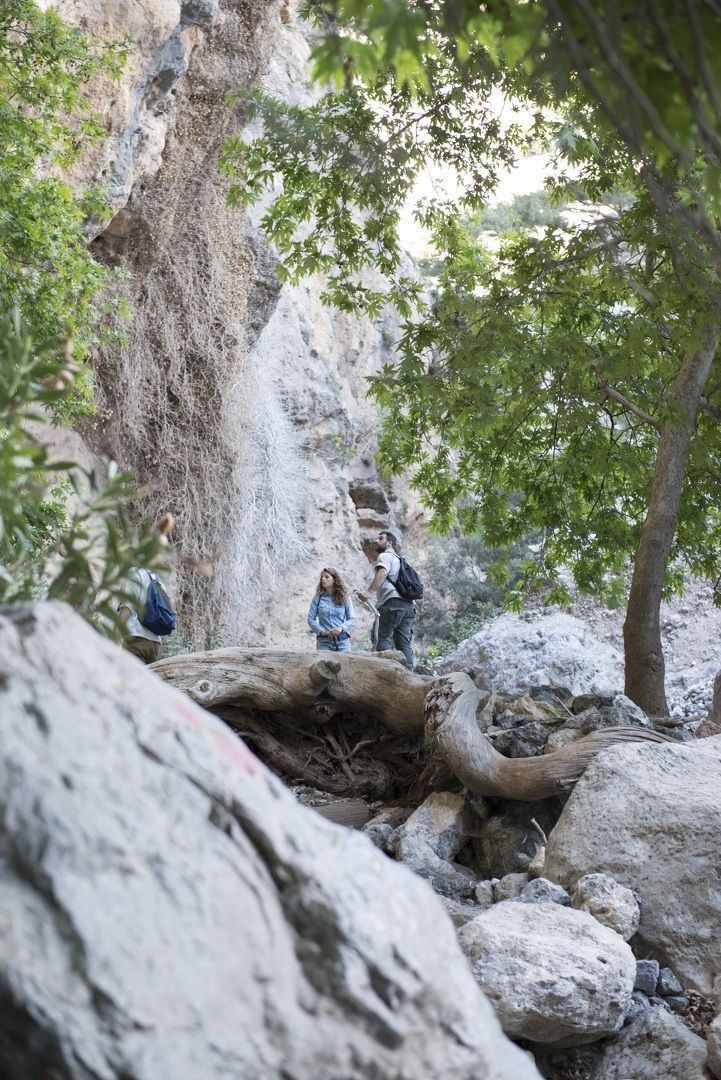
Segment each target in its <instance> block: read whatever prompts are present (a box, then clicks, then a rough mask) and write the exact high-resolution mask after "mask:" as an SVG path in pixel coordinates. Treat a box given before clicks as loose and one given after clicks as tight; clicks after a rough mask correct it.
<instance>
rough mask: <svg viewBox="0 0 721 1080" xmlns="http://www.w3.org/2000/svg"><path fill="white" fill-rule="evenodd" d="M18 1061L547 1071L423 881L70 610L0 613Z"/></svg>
mask: <svg viewBox="0 0 721 1080" xmlns="http://www.w3.org/2000/svg"><path fill="white" fill-rule="evenodd" d="M0 729H1V734H2V738H1V739H0V856H1V859H0V867H1V869H0V910H1V911H2V917H1V918H0V1008H1V1009H2V1016H3V1022H2V1034H1V1035H0V1075H2V1076H3V1077H4V1078H7V1080H29V1078H30V1077H37V1078H40V1077H45V1076H48V1077H49V1076H51V1075H52V1076H58V1077H63V1078H68V1080H81V1078H82V1080H87V1078H88V1077H90V1076H92V1077H94V1078H97V1080H119V1078H120V1077H127V1078H130V1077H132V1078H133V1080H160V1078H166V1077H167V1078H170V1077H173V1080H198V1078H200V1077H202V1078H203V1080H216V1078H217V1080H245V1078H247V1080H251V1078H253V1077H261V1076H262V1077H263V1078H280V1077H284V1078H287V1080H292V1078H293V1080H305V1078H307V1077H308V1076H313V1077H314V1078H317V1080H338V1078H339V1077H343V1078H356V1077H357V1078H359V1080H360V1078H366V1077H370V1076H373V1077H378V1078H383V1077H388V1078H390V1077H394V1078H395V1077H404V1078H409V1080H410V1078H414V1077H419V1076H423V1077H438V1078H446V1077H464V1078H468V1080H471V1078H472V1077H479V1076H483V1077H488V1078H489V1080H490V1078H495V1080H501V1078H506V1080H516V1078H521V1077H523V1078H532V1077H534V1078H535V1077H538V1073H537V1072H536V1069H535V1067H534V1066H533V1064H532V1063H529V1059H528V1057H527V1055H526V1054H524V1053H523V1052H521V1051H520V1050H518V1049H517V1048H515V1047H514V1046H512V1045H511V1044H510V1043H509V1042H508V1041H507V1040H506V1038H505V1037H504V1035H503V1034H502V1032H501V1029H500V1027H499V1025H498V1022H497V1020H496V1019H495V1017H494V1015H493V1011H492V1009H491V1007H490V1005H489V1004H488V1002H487V1001H486V999H485V998H484V996H483V994H482V993H481V992H480V990H479V988H478V986H477V985H476V983H475V982H474V980H473V978H472V975H471V973H470V971H469V970H468V966H467V963H466V961H465V959H464V957H463V955H462V954H461V952H460V950H459V948H458V945H457V943H456V940H455V935H454V931H453V927H452V925H451V922H450V920H449V919H448V918H447V917H446V915H445V914H444V913H443V911H442V909H441V907H440V905H439V904H438V901H437V900H436V898H435V896H434V895H433V893H432V892H431V890H430V889H429V888H428V886H427V885H426V883H425V882H423V881H421V880H419V879H418V878H417V877H415V876H414V875H413V874H411V873H410V872H408V871H407V870H406V869H405V868H403V867H402V866H398V865H396V864H394V863H393V862H392V861H390V860H389V859H387V858H386V857H385V856H384V855H382V854H381V853H380V852H378V851H376V849H375V848H374V847H373V845H372V844H371V843H370V842H369V841H368V840H366V839H365V838H364V837H363V836H361V835H360V834H359V833H356V832H353V831H350V830H346V829H342V828H339V827H337V826H335V825H332V824H331V823H329V822H327V821H325V820H323V819H322V818H321V817H320V816H319V815H317V814H315V813H314V812H313V811H312V810H310V809H305V808H303V807H301V806H300V805H298V803H296V801H295V800H294V798H293V797H292V795H291V794H290V793H289V792H288V791H287V790H286V789H285V788H284V787H283V785H282V784H281V783H280V781H278V780H277V779H275V778H274V777H272V776H271V775H270V774H269V773H268V772H267V770H266V769H264V768H263V767H262V766H261V765H260V764H259V763H258V761H257V759H256V758H255V757H254V756H253V755H252V754H251V753H250V752H249V751H248V750H247V749H246V747H245V746H244V744H243V743H242V742H241V741H240V740H239V739H238V738H236V737H235V736H234V735H233V734H232V733H231V732H230V731H229V730H228V729H227V728H225V727H224V725H223V724H222V723H221V722H220V721H219V720H217V719H215V718H214V717H212V716H210V715H209V714H207V713H204V712H203V711H202V710H201V709H200V708H198V707H197V706H196V705H194V704H193V703H192V702H191V701H189V700H188V699H187V698H185V697H184V696H183V695H182V694H180V693H178V692H177V691H175V690H173V689H171V688H170V687H168V686H166V685H165V684H164V683H162V682H161V681H160V679H158V678H157V676H155V675H153V674H152V673H150V672H148V671H146V670H145V669H144V668H143V667H142V665H141V664H140V663H139V662H138V661H137V660H136V659H134V658H133V657H131V656H129V655H128V654H127V653H124V652H122V651H121V650H120V649H118V648H117V647H115V646H114V645H112V644H111V643H109V642H107V641H105V640H103V639H102V638H100V637H99V636H98V635H97V634H96V633H95V632H94V631H93V630H92V629H91V628H90V627H89V626H87V625H86V624H85V623H83V622H82V621H81V620H80V619H79V618H78V617H77V616H76V615H74V614H73V613H72V612H71V610H70V609H69V608H67V607H65V606H64V605H62V604H57V603H53V604H37V605H32V606H27V607H20V608H10V609H8V608H6V609H3V610H2V611H0Z"/></svg>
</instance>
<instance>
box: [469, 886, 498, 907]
mask: <svg viewBox="0 0 721 1080" xmlns="http://www.w3.org/2000/svg"><path fill="white" fill-rule="evenodd" d="M497 882H498V878H491V879H490V881H479V882H478V884H477V885H476V887H475V889H474V890H473V896H474V898H475V901H476V903H477V904H478V905H479V907H481V908H482V909H483V910H484V911H486V910H487V909H488V908H489V907H490V906H491V904H492V903H494V899H493V886H494V885H496V884H497Z"/></svg>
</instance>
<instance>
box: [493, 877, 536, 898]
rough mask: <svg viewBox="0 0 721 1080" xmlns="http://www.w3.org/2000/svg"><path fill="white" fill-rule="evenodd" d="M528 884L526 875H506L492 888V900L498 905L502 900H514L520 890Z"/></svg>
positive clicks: (519, 893)
mask: <svg viewBox="0 0 721 1080" xmlns="http://www.w3.org/2000/svg"><path fill="white" fill-rule="evenodd" d="M527 884H528V874H506V875H505V877H502V878H501V880H500V881H498V882H496V884H495V885H494V886H493V900H494V903H496V904H498V903H500V902H501V901H503V900H515V899H516V898H517V897H518V896H520V895H521V889H522V888H523V887H524V886H525V885H527Z"/></svg>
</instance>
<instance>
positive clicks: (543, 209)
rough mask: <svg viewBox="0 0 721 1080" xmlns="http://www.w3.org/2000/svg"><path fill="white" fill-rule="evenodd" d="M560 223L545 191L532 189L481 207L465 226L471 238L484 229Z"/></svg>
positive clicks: (498, 230) (520, 228)
mask: <svg viewBox="0 0 721 1080" xmlns="http://www.w3.org/2000/svg"><path fill="white" fill-rule="evenodd" d="M563 224H564V218H563V215H562V213H561V211H560V209H559V207H558V206H556V205H554V204H553V203H552V202H551V199H550V197H549V194H548V192H547V191H532V192H530V193H529V194H527V195H516V197H515V198H513V199H511V200H510V201H509V202H499V203H495V204H494V205H492V206H484V207H483V208H482V209H480V210H476V212H475V213H473V214H471V216H470V217H469V218H468V220H467V222H466V228H467V229H468V233H469V235H470V236H471V237H472V238H473V239H477V237H479V236H480V235H481V233H484V232H496V233H505V232H519V231H523V230H529V229H534V228H537V227H539V226H541V225H558V226H559V227H561V226H562V225H563Z"/></svg>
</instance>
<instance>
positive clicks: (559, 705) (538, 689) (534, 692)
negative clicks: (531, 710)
mask: <svg viewBox="0 0 721 1080" xmlns="http://www.w3.org/2000/svg"><path fill="white" fill-rule="evenodd" d="M528 696H529V697H530V698H533V700H534V701H543V702H545V704H546V705H550V706H551V707H552V708H554V709H561V710H564V709H566V708H567V707H568V706H569V705H570V704H571V701H572V700H573V694H572V693H571V691H570V690H569V689H568V687H566V686H530V687H529V688H528Z"/></svg>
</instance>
